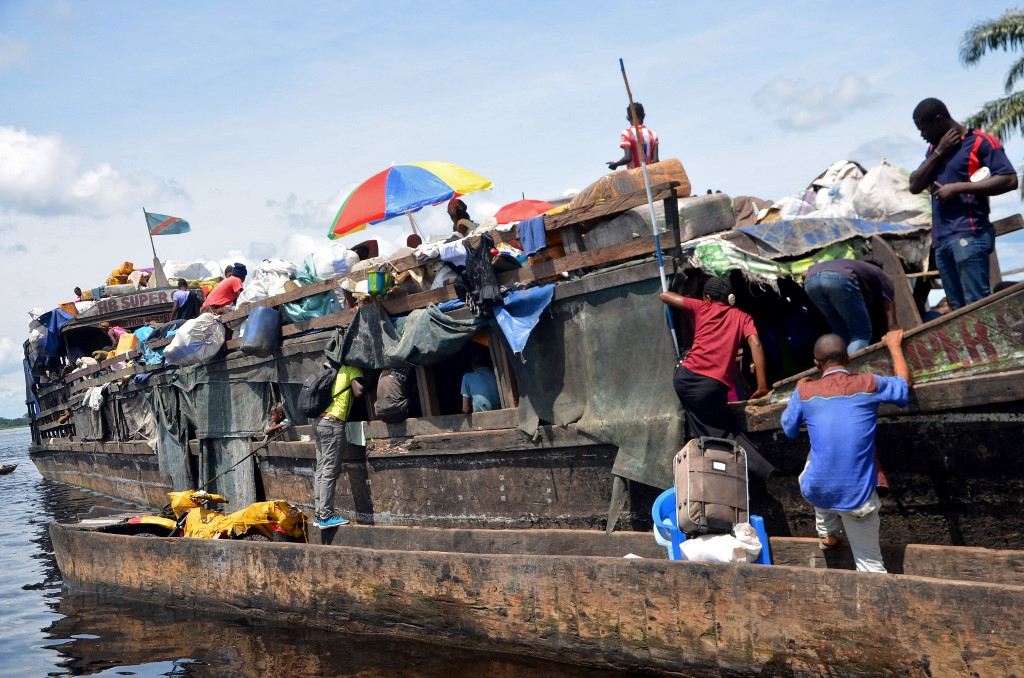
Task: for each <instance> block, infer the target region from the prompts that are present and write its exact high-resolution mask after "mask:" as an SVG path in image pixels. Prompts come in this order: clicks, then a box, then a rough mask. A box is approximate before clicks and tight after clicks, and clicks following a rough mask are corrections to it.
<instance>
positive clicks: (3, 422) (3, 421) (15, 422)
mask: <svg viewBox="0 0 1024 678" xmlns="http://www.w3.org/2000/svg"><path fill="white" fill-rule="evenodd" d="M19 426H28V415H27V414H26V415H25V416H24V417H18V418H17V419H7V418H5V417H0V429H4V428H18V427H19Z"/></svg>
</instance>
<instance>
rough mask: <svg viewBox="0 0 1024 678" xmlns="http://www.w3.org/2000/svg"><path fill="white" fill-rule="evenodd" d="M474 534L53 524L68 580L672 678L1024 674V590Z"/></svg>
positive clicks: (535, 535) (178, 601) (575, 536)
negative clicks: (324, 534)
mask: <svg viewBox="0 0 1024 678" xmlns="http://www.w3.org/2000/svg"><path fill="white" fill-rule="evenodd" d="M388 529H389V528H369V527H368V528H358V527H357V528H353V530H354V531H353V532H352V533H351V534H349V535H345V536H344V537H343V538H344V539H345V540H352V541H354V542H359V541H360V539H361V535H360V534H359V533H358V532H356V530H363V531H377V532H378V534H386V532H387V531H388ZM390 529H391V530H402V528H390ZM415 532H417V530H414V529H413V530H406V531H405V532H404V535H405V537H404V538H405V539H406V540H407V541H406V544H405V546H406V547H408V546H412V545H414V542H416V541H417V540H420V539H422V538H426V537H427V536H428V535H424V536H423V537H422V538H421V537H418V536H417V535H415ZM440 532H448V531H440ZM457 532H462V533H463V534H462V536H461V537H458V539H461V540H462V543H463V544H464V545H466V546H467V548H465V549H461V550H459V551H454V552H449V551H433V550H413V549H409V548H402V549H399V550H385V549H381V548H363V547H357V546H322V545H307V544H283V543H250V542H235V541H222V540H218V541H205V540H184V539H161V538H149V539H140V538H137V537H136V538H132V537H126V536H121V535H114V534H103V533H96V532H89V531H86V530H83V529H79V528H76V527H73V526H66V525H59V524H53V525H51V528H50V534H51V539H52V541H53V545H54V551H55V554H56V556H57V562H58V566H59V567H60V570H61V573H62V574H63V577H64V581H65V584H66V585H67V586H69V587H70V588H71V589H73V590H81V591H85V592H91V593H98V594H102V595H115V596H124V597H128V598H132V599H136V600H139V601H141V602H145V603H151V604H158V605H172V606H180V607H194V608H196V609H214V610H222V611H230V612H231V613H232V614H250V615H254V616H256V617H264V616H265V617H272V618H275V619H280V620H282V621H285V622H289V623H300V624H308V625H313V626H317V627H322V628H328V629H342V628H344V629H347V630H358V631H366V632H375V633H388V634H392V635H399V636H408V637H415V638H418V639H423V640H427V641H433V642H443V643H446V644H458V645H463V646H467V647H474V648H480V649H489V650H497V651H505V652H514V653H518V654H523V655H529V656H534V657H539V658H545V659H553V660H558V661H563V662H572V663H581V664H586V665H592V666H600V667H605V668H617V669H627V670H638V671H645V672H649V673H652V674H658V675H672V674H680V673H682V674H685V675H688V676H721V675H733V674H746V673H749V672H758V671H764V670H767V669H771V668H775V669H777V670H780V671H787V672H790V675H807V676H818V675H891V673H892V672H897V673H900V674H901V675H907V676H924V675H964V676H967V675H972V672H973V674H975V675H1010V674H1013V673H1018V674H1019V673H1021V672H1022V671H1024V638H1022V637H1021V636H1020V634H1019V628H1020V627H1021V625H1022V624H1024V587H1021V586H1018V585H1007V584H990V583H979V582H967V581H946V580H942V579H933V578H926V577H918V576H904V575H869V574H861V573H856V572H849V571H842V570H830V569H812V568H804V567H788V566H773V567H762V566H744V565H721V564H705V563H677V562H670V561H666V560H662V559H656V558H643V559H623V558H622V557H612V556H611V555H609V553H610V552H615V551H616V550H618V551H619V552H621V551H623V550H627V549H630V548H631V547H632V546H637V547H638V548H647V547H644V546H643V544H642V543H641V542H640V541H639V540H636V541H635V543H634V542H631V541H630V538H627V539H624V540H621V541H620V542H619V543H613V542H611V541H609V540H608V539H607V537H605V536H604V535H603V534H601V533H599V532H592V533H588V534H587V535H585V536H581V534H580V533H578V532H573V533H572V536H570V535H564V538H563V535H562V534H560V533H561V532H562V531H548V530H524V531H507V532H508V534H505V535H501V536H497V535H500V532H501V531H490V532H491V537H490V538H492V539H497V540H499V541H501V542H502V544H503V545H499V546H495V543H491V544H485V545H483V546H480V545H477V546H472V544H474V543H475V540H476V539H477V536H476V535H474V534H472V533H474V532H488V531H451V533H453V534H454V533H457ZM520 532H521V533H520ZM523 533H525V534H523ZM339 534H341V531H339ZM449 536H450V537H451V536H452V535H449ZM638 536H641V535H638ZM642 536H645V537H646V538H647V540H649V541H648V542H647V543H648V544H649V543H650V542H652V541H653V540H651V539H650V536H649V535H642ZM566 540H569V541H566ZM572 540H575V542H574V545H573V546H571V547H570V548H569V551H571V553H563V554H562V555H539V554H537V553H535V551H539V550H541V549H542V548H548V549H549V550H550V551H549V552H552V553H557V552H559V551H558V549H559V547H560V546H564V545H565V544H568V543H570V541H572ZM364 543H371V542H365V540H364ZM596 544H603V546H595V545H596ZM422 545H423V546H425V547H427V548H436V547H437V544H436V543H435V544H430V543H428V542H423V544H422ZM545 545H546V546H545ZM472 548H477V549H481V550H485V551H486V550H496V551H503V552H500V553H482V552H478V553H474V552H468V551H470V549H472ZM517 550H520V551H523V553H515V551H517ZM590 553H598V554H599V555H589V554H590ZM648 553H649V551H648ZM196 563H201V564H202V565H201V566H199V567H196V566H195V564H196Z"/></svg>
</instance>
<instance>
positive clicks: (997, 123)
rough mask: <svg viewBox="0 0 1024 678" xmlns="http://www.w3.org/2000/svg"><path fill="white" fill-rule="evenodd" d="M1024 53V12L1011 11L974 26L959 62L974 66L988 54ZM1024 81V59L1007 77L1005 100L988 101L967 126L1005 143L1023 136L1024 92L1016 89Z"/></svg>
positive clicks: (961, 47)
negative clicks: (1003, 52)
mask: <svg viewBox="0 0 1024 678" xmlns="http://www.w3.org/2000/svg"><path fill="white" fill-rule="evenodd" d="M997 49H1001V50H1006V51H1017V50H1021V51H1024V10H1020V9H1011V10H1007V12H1006V14H1004V15H1003V16H1001V17H999V18H998V19H991V20H989V21H983V22H981V23H978V24H975V25H974V27H972V28H971V29H970V30H969V31H967V33H965V34H964V37H963V40H962V41H961V43H960V61H961V62H962V63H963V64H964V66H973V65H975V64H976V63H978V61H979V60H980V59H981V57H982V56H984V55H985V53H986V52H987V51H989V50H997ZM1022 77H1024V57H1021V58H1020V59H1018V60H1017V61H1016V62H1014V64H1013V66H1011V67H1010V71H1009V72H1008V73H1007V74H1006V83H1005V89H1006V96H1005V97H1002V98H1001V99H994V100H992V101H989V102H988V103H986V104H985V105H984V106H982V108H981V110H980V111H978V112H977V113H975V114H974V115H972V116H971V117H969V118H967V119H966V120H965V121H964V122H965V123H966V124H967V125H969V126H971V127H977V128H981V129H984V130H985V131H986V132H988V133H989V134H992V135H993V136H995V137H996V138H997V139H999V140H1000V141H1003V142H1005V141H1006V139H1007V137H1009V136H1010V135H1011V134H1012V133H1013V132H1014V131H1017V132H1021V133H1022V134H1024V92H1015V91H1014V86H1015V85H1017V82H1018V81H1019V80H1020V79H1021V78H1022Z"/></svg>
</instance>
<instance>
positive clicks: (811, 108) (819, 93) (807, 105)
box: [754, 74, 884, 131]
mask: <svg viewBox="0 0 1024 678" xmlns="http://www.w3.org/2000/svg"><path fill="white" fill-rule="evenodd" d="M882 98H884V95H882V94H881V93H879V92H876V91H874V89H873V88H872V86H871V83H869V82H868V81H867V80H865V79H864V78H862V77H860V76H859V75H853V74H847V75H844V76H843V77H841V78H840V79H839V82H838V83H836V84H834V85H829V84H827V83H823V82H817V83H808V82H806V81H803V80H792V79H789V78H776V79H774V80H772V81H771V82H769V83H768V84H766V85H764V86H763V87H761V89H759V90H758V91H757V92H755V93H754V102H755V103H756V104H757V105H758V106H760V107H761V108H762V109H764V110H766V111H768V112H769V113H771V114H773V115H776V116H778V117H776V118H775V124H776V125H778V126H779V127H781V128H782V129H785V130H796V131H806V130H813V129H816V128H818V127H822V126H824V125H827V124H830V123H834V122H838V121H839V120H842V119H843V118H844V117H846V116H847V115H849V114H850V113H851V112H852V111H855V110H857V109H860V108H865V107H868V106H871V105H872V104H874V103H875V102H877V101H879V100H881V99H882Z"/></svg>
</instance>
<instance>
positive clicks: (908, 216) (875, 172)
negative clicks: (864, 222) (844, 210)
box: [853, 158, 932, 226]
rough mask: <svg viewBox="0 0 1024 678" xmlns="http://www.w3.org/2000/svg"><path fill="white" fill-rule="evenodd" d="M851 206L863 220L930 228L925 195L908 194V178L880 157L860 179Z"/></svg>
mask: <svg viewBox="0 0 1024 678" xmlns="http://www.w3.org/2000/svg"><path fill="white" fill-rule="evenodd" d="M853 205H854V207H855V208H856V210H857V214H859V215H860V216H861V217H862V218H864V219H875V220H877V221H887V222H889V223H891V224H904V225H906V226H931V223H932V208H931V203H930V201H929V198H928V194H927V193H921V194H919V195H914V194H913V193H911V192H910V175H908V174H907V173H906V172H905V171H904V170H901V169H899V168H897V167H893V166H892V165H890V164H889V160H888V159H886V158H882V164H881V165H878V166H877V167H872V168H871V169H870V170H868V173H867V174H866V175H864V178H863V179H861V180H860V184H859V186H858V187H857V193H856V194H855V195H854V196H853Z"/></svg>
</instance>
